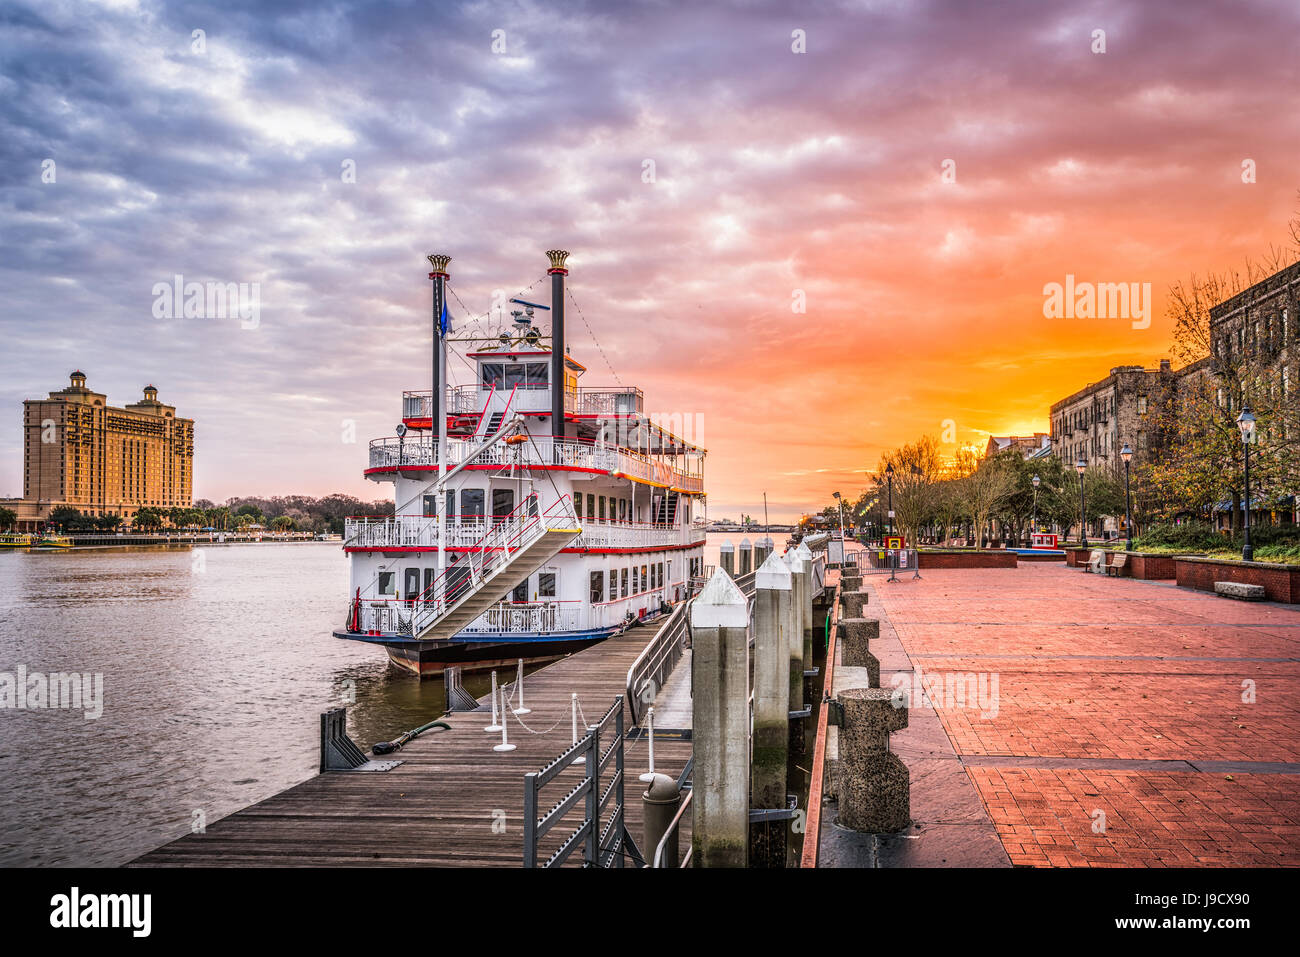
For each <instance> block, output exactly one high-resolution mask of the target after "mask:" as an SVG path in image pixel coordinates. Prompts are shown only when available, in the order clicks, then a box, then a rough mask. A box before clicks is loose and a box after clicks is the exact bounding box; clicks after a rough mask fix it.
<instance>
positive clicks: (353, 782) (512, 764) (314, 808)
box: [128, 624, 691, 867]
mask: <svg viewBox="0 0 1300 957" xmlns="http://www.w3.org/2000/svg"><path fill="white" fill-rule="evenodd" d="M658 628H659V625H658V624H655V625H652V626H643V627H639V628H633V629H631V630H630V631H628V632H626V633H625V634H623V635H620V636H618V637H616V638H610V639H608V640H606V641H603V642H601V643H599V644H597V645H593V646H592V647H590V648H587V649H584V650H583V651H580V652H578V653H576V654H573V655H570V656H569V657H567V658H564V659H562V660H560V661H558V662H555V663H554V664H552V665H549V666H547V667H546V668H543V669H541V670H540V671H538V672H536V673H535V674H532V675H530V676H529V677H528V678H527V679H526V681H525V683H524V703H525V705H526V706H527V707H529V708H531V709H532V713H531V714H528V715H524V716H522V720H523V722H525V723H526V724H527V726H528V727H529V728H532V729H533V730H534V731H537V732H543V733H536V734H534V733H530V732H528V731H526V730H525V729H524V728H523V727H522V726H521V724H520V722H519V720H517V719H514V718H512V719H511V723H510V725H509V734H510V741H511V743H512V744H516V745H518V747H517V749H516V750H514V751H511V752H508V753H498V752H495V751H493V750H492V747H493V745H495V744H498V743H500V740H501V735H500V734H499V733H498V734H487V733H485V732H484V731H483V728H484V727H485V726H487V725H488V724H489V723H490V720H489V719H490V714H489V713H487V712H485V711H463V712H457V713H455V714H452V715H449V716H447V717H446V718H444V719H443V720H445V721H446V722H447V723H448V724H450V725H451V730H450V731H438V730H434V731H430V732H426V733H425V734H424V735H422V736H421V737H419V738H417V739H415V740H414V741H412V742H410V743H409V744H407V745H406V747H404V748H403V749H402V750H401V751H400V752H398V753H397V754H396V755H393V756H392V757H395V758H400V759H401V760H402V761H403V764H401V765H400V766H399V767H397V768H394V769H393V770H391V771H387V772H382V773H371V772H330V773H325V774H320V775H318V776H316V777H314V778H312V779H310V780H308V781H305V782H303V783H302V784H299V785H297V786H296V787H293V788H290V789H288V790H287V791H283V792H281V793H280V794H277V795H275V796H274V797H271V798H268V799H266V800H265V801H261V802H259V803H257V804H254V805H252V806H251V807H248V808H245V809H244V810H242V811H238V812H236V813H234V814H231V815H230V816H228V817H226V818H223V819H222V820H220V821H217V822H216V823H214V824H211V825H209V826H208V828H207V830H206V832H205V833H203V834H187V835H186V836H184V837H182V838H179V839H178V840H175V841H172V842H171V843H170V844H165V845H163V846H162V847H160V848H158V849H156V850H154V851H151V852H149V853H148V854H145V855H143V856H141V857H139V858H137V859H136V860H135V861H132V862H131V864H130V865H128V866H135V867H141V866H144V867H149V866H155V867H157V866H166V867H177V866H191V867H221V866H234V867H238V866H252V865H261V866H280V867H313V866H363V865H384V866H394V865H398V866H400V865H412V866H422V867H519V866H522V863H523V834H524V827H523V801H524V775H525V774H527V773H528V772H530V771H536V770H539V769H540V768H541V767H543V766H544V765H545V764H547V763H548V762H549V761H551V760H552V759H553V758H555V757H556V756H557V755H559V754H560V753H561V752H562V751H563V750H565V749H566V748H567V747H568V746H569V744H570V743H571V722H570V695H571V694H572V693H574V692H576V693H577V694H578V700H579V704H580V706H581V708H582V711H583V713H584V715H585V718H586V721H587V723H595V722H596V721H598V720H599V719H600V717H601V715H603V714H604V713H605V712H606V711H607V710H608V709H609V707H610V706H611V705H612V704H613V702H614V698H615V697H616V696H617V695H620V694H623V693H624V691H625V688H624V683H625V681H626V677H627V670H628V668H629V667H630V666H631V664H632V662H633V661H634V660H635V658H636V657H637V655H638V654H639V653H640V652H641V650H642V649H643V648H645V646H646V645H647V644H648V643H649V642H650V641H651V640H652V639H653V638H654V636H655V634H656V633H657V631H658ZM517 700H518V699H517V698H516V702H517ZM485 701H486V699H480V704H481V705H483V704H484V702H485ZM624 727H625V728H629V727H631V718H630V715H629V714H628V713H627V708H626V704H625V705H624ZM647 751H648V748H647V743H646V741H644V740H635V739H629V740H627V741H626V745H625V759H626V762H627V765H626V767H627V771H626V783H625V787H624V795H625V802H626V816H627V826H628V830H629V832H630V833H631V834H632V837H633V839H634V840H635V842H636V844H637V846H638V848H639V849H640V851H641V853H642V854H643V855H644V854H648V853H653V850H654V849H653V848H650V849H648V850H647V849H646V848H645V847H644V846H643V845H644V837H643V829H642V808H641V794H642V792H643V791H644V789H645V785H643V784H642V783H640V782H639V781H638V780H637V776H638V775H640V774H641V773H643V772H644V771H645V770H646V761H647ZM690 754H691V744H690V742H689V741H683V740H681V739H680V738H668V737H664V738H660V737H658V736H656V738H655V764H656V770H658V771H661V772H663V773H665V774H668V775H671V776H673V777H677V776H678V775H679V774H680V772H681V770H682V768H683V767H684V766H685V764H686V762H687V760H689V758H690ZM613 767H614V765H613V763H612V762H611V764H610V766H609V769H608V771H607V774H606V775H604V776H602V779H601V787H602V789H603V788H604V786H605V784H606V782H607V780H608V775H609V774H612V773H613ZM580 780H581V771H580V770H578V769H574V770H573V771H565V772H563V773H562V774H561V775H560V777H559V778H557V779H556V780H555V781H554V782H552V783H551V784H550V785H548V786H547V787H546V788H545V789H544V790H543V791H542V794H541V798H542V800H541V806H542V807H543V808H548V807H550V806H551V804H553V803H555V802H558V801H559V799H560V798H562V797H563V796H564V795H565V794H566V793H567V792H568V791H569V790H570V787H571V786H572V784H575V783H577V782H578V781H580ZM581 819H582V813H581V809H580V808H577V809H574V810H572V811H570V812H569V815H568V816H566V817H565V819H564V820H563V821H562V822H561V823H559V824H557V825H556V826H555V827H554V828H553V829H552V830H551V832H550V833H549V834H548V835H546V837H545V838H544V839H543V841H542V843H541V847H540V854H539V859H541V860H545V858H546V857H547V856H548V855H549V854H550V853H551V852H552V851H553V850H554V848H555V847H556V846H558V844H559V843H560V841H561V840H563V838H564V837H566V836H567V835H568V834H569V833H570V832H571V831H572V830H573V829H574V828H575V827H576V826H577V825H578V824H579V823H580V822H581ZM570 822H572V823H570ZM683 823H684V824H685V825H688V824H689V815H687V819H686V820H685V821H684V822H683ZM684 831H685V832H686V833H684V834H683V835H682V838H681V841H682V844H681V846H682V848H683V850H684V849H685V848H686V847H687V846H688V842H689V840H690V837H689V829H688V828H684ZM581 863H582V854H581V850H580V849H579V850H578V851H575V852H574V853H573V854H572V855H570V857H569V859H568V861H566V864H565V866H575V867H577V866H581ZM632 864H633V861H632V860H631V859H629V861H628V866H632Z"/></svg>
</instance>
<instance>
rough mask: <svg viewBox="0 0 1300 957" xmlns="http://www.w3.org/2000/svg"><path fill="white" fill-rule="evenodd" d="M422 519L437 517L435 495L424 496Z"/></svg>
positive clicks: (436, 497) (436, 498)
mask: <svg viewBox="0 0 1300 957" xmlns="http://www.w3.org/2000/svg"><path fill="white" fill-rule="evenodd" d="M424 517H425V518H437V517H438V496H436V495H426V496H424Z"/></svg>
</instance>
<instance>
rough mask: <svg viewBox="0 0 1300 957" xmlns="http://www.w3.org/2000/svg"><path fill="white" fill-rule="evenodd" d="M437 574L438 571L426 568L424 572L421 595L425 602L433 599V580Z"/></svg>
mask: <svg viewBox="0 0 1300 957" xmlns="http://www.w3.org/2000/svg"><path fill="white" fill-rule="evenodd" d="M437 574H438V569H436V568H426V569H425V570H424V591H423V592H422V595H423V597H424V600H425V601H428V600H429V599H430V598H432V597H433V578H434V576H435V575H437Z"/></svg>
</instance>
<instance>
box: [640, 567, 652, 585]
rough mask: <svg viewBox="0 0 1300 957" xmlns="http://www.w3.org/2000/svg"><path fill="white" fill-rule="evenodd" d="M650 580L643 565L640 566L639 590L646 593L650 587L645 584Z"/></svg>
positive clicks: (647, 570)
mask: <svg viewBox="0 0 1300 957" xmlns="http://www.w3.org/2000/svg"><path fill="white" fill-rule="evenodd" d="M649 580H650V575H649V569H647V568H646V566H645V565H642V566H641V590H642V591H648V590H649V588H650V586H649V585H648V584H647V582H649Z"/></svg>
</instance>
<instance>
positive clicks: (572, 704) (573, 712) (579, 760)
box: [569, 691, 587, 764]
mask: <svg viewBox="0 0 1300 957" xmlns="http://www.w3.org/2000/svg"><path fill="white" fill-rule="evenodd" d="M569 711H570V717H571V718H572V721H573V743H574V744H577V743H578V692H576V691H575V692H573V694H571V695H570V696H569ZM570 763H571V764H586V763H587V757H586V755H583V754H580V755H578V756H577V757H576V758H574V759H573V761H572V762H570Z"/></svg>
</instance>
